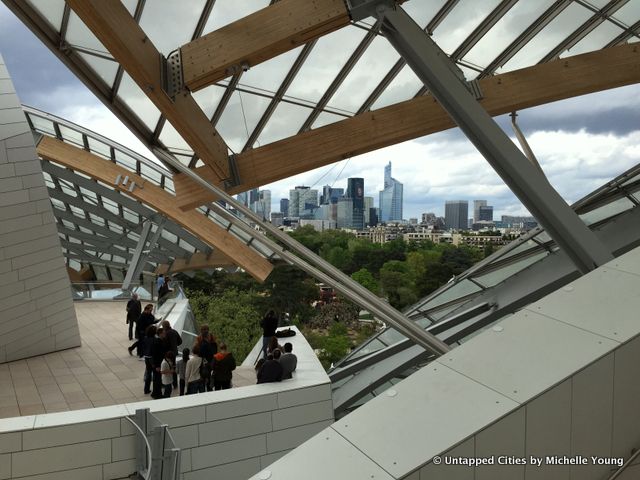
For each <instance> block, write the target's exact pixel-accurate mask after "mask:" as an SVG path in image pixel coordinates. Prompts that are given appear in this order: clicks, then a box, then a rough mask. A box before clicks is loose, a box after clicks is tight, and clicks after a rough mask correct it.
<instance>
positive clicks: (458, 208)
mask: <svg viewBox="0 0 640 480" xmlns="http://www.w3.org/2000/svg"><path fill="white" fill-rule="evenodd" d="M468 214H469V202H468V201H467V200H447V201H446V202H445V204H444V226H445V228H446V229H447V230H466V229H467V227H468V225H467V224H468V221H469V220H468V218H467V215H468Z"/></svg>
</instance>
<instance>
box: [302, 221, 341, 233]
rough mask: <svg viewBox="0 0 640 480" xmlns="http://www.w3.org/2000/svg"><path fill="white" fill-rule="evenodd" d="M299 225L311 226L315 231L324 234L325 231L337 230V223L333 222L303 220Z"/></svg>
mask: <svg viewBox="0 0 640 480" xmlns="http://www.w3.org/2000/svg"><path fill="white" fill-rule="evenodd" d="M299 225H300V226H301V227H304V226H305V225H311V226H312V227H313V228H314V230H316V231H318V232H322V231H323V230H332V229H333V230H335V228H336V222H334V221H333V220H305V219H301V220H300V223H299Z"/></svg>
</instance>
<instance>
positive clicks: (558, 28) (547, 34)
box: [497, 3, 591, 73]
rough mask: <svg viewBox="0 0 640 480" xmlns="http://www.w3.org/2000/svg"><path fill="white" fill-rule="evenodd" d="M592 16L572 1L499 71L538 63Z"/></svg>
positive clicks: (502, 71)
mask: <svg viewBox="0 0 640 480" xmlns="http://www.w3.org/2000/svg"><path fill="white" fill-rule="evenodd" d="M590 16H591V12H590V11H589V10H588V9H586V8H584V7H581V6H580V5H577V4H576V3H572V4H571V5H569V6H568V7H567V8H565V9H564V10H563V11H562V13H560V14H559V15H558V16H557V17H556V18H554V19H553V20H552V21H551V22H549V24H548V25H547V26H546V27H544V28H543V29H542V31H541V32H540V33H538V34H537V35H536V36H535V37H534V38H533V39H532V40H531V41H530V42H529V43H527V44H526V45H525V46H524V47H523V48H522V49H521V50H520V51H519V52H518V53H516V54H515V55H514V56H513V58H512V59H511V60H509V61H508V62H507V63H506V64H505V65H504V66H503V67H501V68H499V69H497V72H498V73H504V72H509V71H511V70H516V69H519V68H523V67H528V66H530V65H533V64H536V63H538V61H539V60H541V59H542V58H543V57H544V56H545V55H546V54H547V53H549V52H550V51H551V50H553V48H554V47H555V46H556V45H558V44H559V43H560V42H562V41H563V40H564V39H565V38H567V35H568V34H569V33H570V32H573V31H574V30H575V29H576V28H578V27H579V26H580V25H582V23H584V22H585V21H586V20H587V19H588V18H589V17H590Z"/></svg>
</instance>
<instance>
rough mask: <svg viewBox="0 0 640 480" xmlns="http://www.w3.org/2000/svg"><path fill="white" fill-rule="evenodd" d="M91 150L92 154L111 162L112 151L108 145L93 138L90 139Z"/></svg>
mask: <svg viewBox="0 0 640 480" xmlns="http://www.w3.org/2000/svg"><path fill="white" fill-rule="evenodd" d="M89 148H90V149H91V153H95V154H96V155H100V156H101V157H104V158H106V159H107V160H111V149H110V148H109V146H108V145H106V144H104V143H102V142H100V141H98V140H95V139H93V138H89Z"/></svg>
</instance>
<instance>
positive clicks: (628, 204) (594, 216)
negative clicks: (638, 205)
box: [580, 197, 634, 225]
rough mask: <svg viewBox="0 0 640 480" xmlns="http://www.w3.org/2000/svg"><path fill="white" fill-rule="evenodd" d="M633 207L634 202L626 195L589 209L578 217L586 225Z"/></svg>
mask: <svg viewBox="0 0 640 480" xmlns="http://www.w3.org/2000/svg"><path fill="white" fill-rule="evenodd" d="M633 207H634V203H633V202H632V201H631V200H629V199H628V198H627V197H622V198H619V199H617V200H615V201H613V202H611V203H608V204H606V205H603V206H601V207H598V208H596V209H595V210H591V211H590V212H587V213H583V214H582V215H580V218H581V219H582V221H583V222H584V223H586V224H587V225H591V224H593V223H597V222H599V221H601V220H604V219H605V218H609V217H613V216H614V215H618V214H619V213H622V212H625V211H627V210H629V209H631V208H633Z"/></svg>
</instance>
